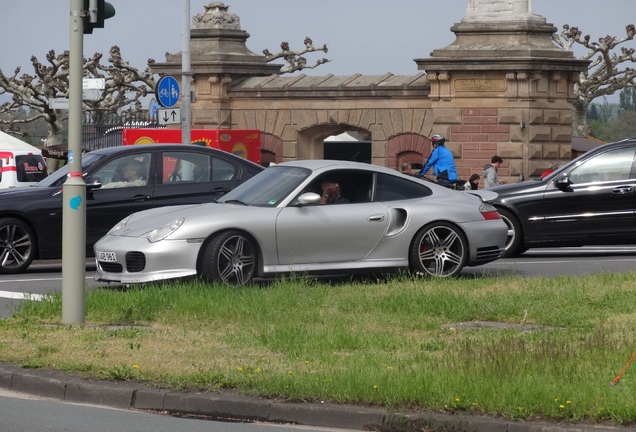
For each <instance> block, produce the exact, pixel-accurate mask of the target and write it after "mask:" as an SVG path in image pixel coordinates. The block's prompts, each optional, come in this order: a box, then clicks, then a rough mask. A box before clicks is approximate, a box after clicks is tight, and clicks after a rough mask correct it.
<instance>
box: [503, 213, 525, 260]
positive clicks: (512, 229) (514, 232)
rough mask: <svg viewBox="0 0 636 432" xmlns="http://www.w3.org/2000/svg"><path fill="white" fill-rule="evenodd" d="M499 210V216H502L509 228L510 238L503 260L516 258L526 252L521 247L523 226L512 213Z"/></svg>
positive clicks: (507, 238)
mask: <svg viewBox="0 0 636 432" xmlns="http://www.w3.org/2000/svg"><path fill="white" fill-rule="evenodd" d="M497 210H499V214H500V215H501V219H502V220H503V221H504V222H505V224H506V226H507V227H508V236H507V237H506V247H505V250H504V253H503V255H502V258H509V257H514V256H517V255H521V254H522V253H524V252H525V251H526V249H524V248H523V247H522V246H521V239H522V236H523V234H522V233H521V224H519V221H518V220H517V218H516V217H515V216H514V215H513V214H512V213H510V212H509V211H508V210H503V209H497Z"/></svg>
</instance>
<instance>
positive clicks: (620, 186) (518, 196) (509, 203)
mask: <svg viewBox="0 0 636 432" xmlns="http://www.w3.org/2000/svg"><path fill="white" fill-rule="evenodd" d="M635 155H636V138H631V139H626V140H623V141H620V142H615V143H611V144H604V145H601V146H599V147H597V148H595V149H593V150H591V151H589V152H587V153H584V154H583V155H581V156H579V157H578V158H576V159H574V160H572V161H571V162H569V163H568V164H566V165H564V166H562V167H561V168H559V169H558V170H556V171H554V172H552V173H551V174H549V175H548V176H546V177H545V178H543V179H541V180H529V181H525V182H521V183H513V184H507V185H502V186H496V187H493V188H490V189H487V190H488V191H492V192H496V193H497V194H498V196H497V197H496V198H494V199H492V200H490V201H489V202H490V203H491V204H493V205H494V206H495V207H497V210H499V213H501V216H502V217H503V219H504V221H505V222H506V224H507V225H508V240H507V242H506V250H505V253H504V257H510V256H515V255H519V254H521V253H523V252H525V251H526V250H528V249H530V248H537V247H561V246H586V245H626V244H636V165H635V164H634V160H635V159H634V158H635ZM484 196H485V194H484Z"/></svg>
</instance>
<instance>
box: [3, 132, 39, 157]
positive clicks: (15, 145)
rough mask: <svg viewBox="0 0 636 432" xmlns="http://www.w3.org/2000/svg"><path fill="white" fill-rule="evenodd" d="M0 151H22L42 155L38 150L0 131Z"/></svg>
mask: <svg viewBox="0 0 636 432" xmlns="http://www.w3.org/2000/svg"><path fill="white" fill-rule="evenodd" d="M2 150H24V151H29V152H33V153H38V154H40V153H42V151H41V150H40V149H39V148H37V147H35V146H32V145H31V144H27V143H25V142H24V141H22V140H19V139H17V138H15V137H12V136H11V135H9V134H7V133H4V132H2V131H0V151H2Z"/></svg>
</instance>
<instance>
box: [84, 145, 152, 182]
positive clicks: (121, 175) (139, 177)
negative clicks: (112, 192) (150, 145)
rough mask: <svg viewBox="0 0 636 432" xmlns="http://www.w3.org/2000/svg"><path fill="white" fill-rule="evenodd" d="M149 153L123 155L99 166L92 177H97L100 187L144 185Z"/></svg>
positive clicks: (148, 168)
mask: <svg viewBox="0 0 636 432" xmlns="http://www.w3.org/2000/svg"><path fill="white" fill-rule="evenodd" d="M149 170H150V153H142V154H135V155H130V156H124V157H121V158H118V159H115V160H112V161H110V162H108V163H107V164H106V165H104V166H103V167H101V168H99V169H98V170H97V171H96V172H95V173H94V174H93V177H97V178H99V181H100V182H101V183H102V189H113V188H123V187H135V186H145V185H146V184H148V171H149Z"/></svg>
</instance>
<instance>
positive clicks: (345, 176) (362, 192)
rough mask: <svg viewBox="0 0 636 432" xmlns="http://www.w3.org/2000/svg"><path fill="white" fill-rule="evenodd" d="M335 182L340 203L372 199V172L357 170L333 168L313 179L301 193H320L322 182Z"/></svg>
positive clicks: (361, 201) (321, 191)
mask: <svg viewBox="0 0 636 432" xmlns="http://www.w3.org/2000/svg"><path fill="white" fill-rule="evenodd" d="M328 183H337V184H338V188H339V192H340V196H341V197H342V198H344V201H342V202H341V201H337V202H338V203H339V204H342V203H353V204H355V203H367V202H370V201H371V199H372V196H371V194H372V185H373V173H370V172H366V171H359V170H333V171H329V172H327V173H325V174H322V175H320V176H319V177H317V178H316V179H315V180H313V181H312V182H311V183H310V184H309V185H308V186H307V187H306V188H305V189H303V191H302V192H301V193H305V192H314V193H317V194H319V195H320V194H322V193H323V190H322V187H323V185H324V184H328Z"/></svg>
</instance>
